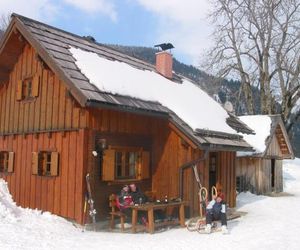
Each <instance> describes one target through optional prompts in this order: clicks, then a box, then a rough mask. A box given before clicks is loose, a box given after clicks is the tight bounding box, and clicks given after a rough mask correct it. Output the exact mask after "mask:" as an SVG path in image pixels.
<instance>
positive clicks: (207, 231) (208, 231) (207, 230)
mask: <svg viewBox="0 0 300 250" xmlns="http://www.w3.org/2000/svg"><path fill="white" fill-rule="evenodd" d="M204 231H205V233H207V234H210V233H211V224H206V226H205V229H204Z"/></svg>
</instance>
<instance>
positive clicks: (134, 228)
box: [132, 208, 138, 233]
mask: <svg viewBox="0 0 300 250" xmlns="http://www.w3.org/2000/svg"><path fill="white" fill-rule="evenodd" d="M137 214H138V211H137V209H135V208H132V232H133V233H136V223H137Z"/></svg>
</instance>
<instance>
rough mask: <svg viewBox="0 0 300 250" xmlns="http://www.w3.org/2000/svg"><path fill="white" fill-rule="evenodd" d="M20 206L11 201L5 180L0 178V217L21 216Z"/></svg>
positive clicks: (11, 218)
mask: <svg viewBox="0 0 300 250" xmlns="http://www.w3.org/2000/svg"><path fill="white" fill-rule="evenodd" d="M21 213H22V211H21V208H19V207H17V205H16V203H15V202H14V201H13V199H12V197H11V195H10V193H9V191H8V187H7V182H6V181H4V180H3V179H1V178H0V219H1V221H3V220H6V221H11V220H15V219H17V218H18V217H20V216H21Z"/></svg>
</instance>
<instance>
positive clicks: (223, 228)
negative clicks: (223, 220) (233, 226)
mask: <svg viewBox="0 0 300 250" xmlns="http://www.w3.org/2000/svg"><path fill="white" fill-rule="evenodd" d="M222 234H228V229H227V226H226V225H223V226H222Z"/></svg>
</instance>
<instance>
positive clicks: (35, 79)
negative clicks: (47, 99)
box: [32, 74, 40, 97]
mask: <svg viewBox="0 0 300 250" xmlns="http://www.w3.org/2000/svg"><path fill="white" fill-rule="evenodd" d="M39 86H40V76H39V75H38V74H36V75H35V76H34V77H33V79H32V96H33V97H38V96H39Z"/></svg>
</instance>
